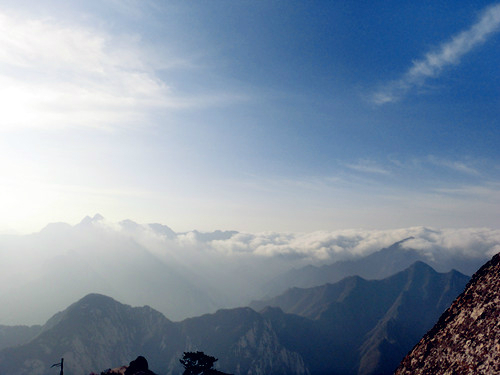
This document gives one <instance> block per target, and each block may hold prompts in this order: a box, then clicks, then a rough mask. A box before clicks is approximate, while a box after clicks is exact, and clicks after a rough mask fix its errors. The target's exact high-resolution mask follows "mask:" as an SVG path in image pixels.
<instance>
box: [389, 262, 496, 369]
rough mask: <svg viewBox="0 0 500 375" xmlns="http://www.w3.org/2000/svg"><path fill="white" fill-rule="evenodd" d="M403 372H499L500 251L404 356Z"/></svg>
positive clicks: (401, 366)
mask: <svg viewBox="0 0 500 375" xmlns="http://www.w3.org/2000/svg"><path fill="white" fill-rule="evenodd" d="M403 374H412V375H415V374H435V375H439V374H500V254H497V255H495V256H494V257H493V258H492V259H491V260H490V261H489V262H488V263H486V264H485V265H484V266H483V267H481V268H480V269H479V271H477V272H476V273H475V274H474V276H473V277H472V279H471V281H470V282H469V284H468V285H467V287H466V289H465V291H464V292H463V293H462V294H461V295H460V296H459V297H458V298H457V299H456V300H455V301H454V302H453V304H452V305H451V307H450V308H449V309H448V310H446V312H445V313H443V315H442V316H441V318H440V319H439V321H438V323H437V324H436V325H435V326H434V327H433V328H432V329H431V330H430V331H429V332H428V333H427V334H426V335H425V336H424V337H423V338H422V340H421V341H420V342H419V343H418V344H417V345H416V346H415V347H414V348H413V350H412V351H411V352H410V353H409V354H408V355H407V356H406V357H405V358H404V360H403V361H402V362H401V364H400V366H399V368H398V369H397V370H396V375H403Z"/></svg>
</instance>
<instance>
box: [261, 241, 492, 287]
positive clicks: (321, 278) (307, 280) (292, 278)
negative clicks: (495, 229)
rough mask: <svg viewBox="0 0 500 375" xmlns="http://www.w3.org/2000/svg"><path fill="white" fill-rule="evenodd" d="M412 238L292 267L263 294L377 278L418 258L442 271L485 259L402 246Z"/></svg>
mask: <svg viewBox="0 0 500 375" xmlns="http://www.w3.org/2000/svg"><path fill="white" fill-rule="evenodd" d="M412 239H413V237H409V238H406V239H404V240H402V241H398V242H396V243H394V244H393V245H391V246H389V247H387V248H384V249H381V250H379V251H376V252H374V253H372V254H369V255H367V256H364V257H361V258H358V259H353V260H345V261H338V262H335V263H333V264H330V265H323V266H319V267H317V266H312V265H309V266H305V267H302V268H298V269H292V270H290V271H288V272H286V273H284V274H282V275H279V276H277V277H275V278H274V279H273V280H272V281H271V282H269V283H268V284H267V285H266V286H265V288H264V290H263V295H266V294H267V296H275V295H277V294H280V293H283V292H284V291H286V290H287V289H288V288H291V287H300V288H310V287H315V286H320V285H324V284H327V283H336V282H337V281H340V280H342V279H343V278H345V277H348V276H360V277H363V278H365V279H368V280H380V279H383V278H386V277H389V276H391V275H393V274H395V273H397V272H400V271H403V270H404V269H406V268H408V267H409V266H410V265H412V264H413V263H415V262H417V261H421V262H424V263H426V264H429V265H431V266H432V267H433V268H434V269H436V270H438V271H441V272H446V271H448V270H451V269H453V268H454V269H458V270H460V271H461V272H462V273H465V274H468V275H472V273H473V272H474V271H475V270H477V269H478V268H479V267H480V266H481V264H482V263H483V262H484V261H483V260H481V259H478V260H477V261H476V262H472V261H471V259H462V258H461V257H460V256H459V255H453V257H451V258H450V256H449V255H444V254H443V255H433V257H432V258H431V257H429V255H427V254H426V253H425V252H423V251H420V250H415V249H411V248H406V247H403V244H404V243H405V242H407V241H409V240H412Z"/></svg>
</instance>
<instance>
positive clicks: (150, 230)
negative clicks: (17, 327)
mask: <svg viewBox="0 0 500 375" xmlns="http://www.w3.org/2000/svg"><path fill="white" fill-rule="evenodd" d="M166 224H168V223H166ZM408 238H411V239H409V240H407V241H405V242H404V243H403V244H402V247H401V250H400V251H402V252H405V251H406V250H409V249H413V250H417V251H418V252H419V253H420V254H421V255H422V257H421V259H422V260H424V261H426V262H427V263H428V264H431V265H432V266H433V267H435V269H436V270H437V271H439V272H448V271H450V270H451V269H457V270H459V271H460V272H462V273H465V274H468V275H471V274H472V273H473V272H475V270H476V269H477V267H478V266H479V265H480V264H482V263H484V262H485V261H486V260H488V259H489V258H491V256H492V255H493V254H495V253H498V252H499V251H500V230H498V229H488V228H455V229H453V228H448V229H436V228H431V227H411V228H400V229H393V230H361V229H357V230H356V229H351V230H336V231H313V232H302V233H292V232H273V231H267V232H255V233H252V232H237V231H215V232H199V231H196V230H193V231H187V232H176V231H173V230H172V229H171V228H169V227H168V226H167V225H165V223H157V224H153V225H152V224H142V223H136V222H134V221H132V220H129V219H127V220H123V221H120V222H113V221H111V220H108V219H106V218H104V217H102V216H100V215H94V216H93V217H90V216H87V217H85V218H83V219H82V220H81V221H80V222H79V223H77V224H74V225H70V224H67V223H53V224H49V225H47V226H46V227H45V228H43V229H42V230H41V231H39V232H36V233H32V234H27V235H0V249H1V251H0V264H1V268H0V271H1V272H0V275H1V276H0V284H1V285H2V290H1V292H0V307H1V308H0V324H42V323H44V322H45V321H46V320H47V319H48V318H49V317H51V316H52V315H53V314H54V313H56V312H57V311H61V310H63V309H65V308H66V307H67V306H68V305H69V304H71V303H73V302H75V301H76V300H78V299H80V298H82V297H83V296H84V295H86V294H88V293H101V294H104V295H108V296H110V297H113V298H115V299H117V300H119V301H121V302H123V303H126V304H130V305H136V306H142V305H150V306H151V307H153V308H155V309H157V310H159V311H161V312H163V313H164V314H165V315H166V316H167V317H168V318H169V319H173V320H181V319H183V318H186V317H192V316H199V315H201V314H204V313H209V312H214V311H215V310H217V309H219V308H232V307H237V306H244V305H246V304H248V303H249V302H250V301H251V300H253V299H259V298H262V297H264V296H266V295H268V296H269V295H270V293H271V294H272V293H274V292H275V290H276V289H274V287H273V285H274V284H273V282H274V280H276V279H279V278H280V277H281V276H282V275H284V274H285V273H286V272H288V271H290V270H292V269H299V268H301V267H305V266H309V265H315V266H322V265H329V264H333V263H335V262H337V261H343V260H355V259H360V258H362V257H365V256H367V255H370V254H372V253H374V252H377V251H378V250H381V249H382V248H386V247H389V246H391V245H393V244H394V243H395V242H399V241H402V240H404V239H408ZM387 263H388V264H387V265H385V266H387V267H385V266H384V267H385V268H388V269H391V267H392V266H391V265H390V264H389V263H391V262H390V261H388V262H387ZM228 280H230V281H231V282H228ZM292 285H293V283H292Z"/></svg>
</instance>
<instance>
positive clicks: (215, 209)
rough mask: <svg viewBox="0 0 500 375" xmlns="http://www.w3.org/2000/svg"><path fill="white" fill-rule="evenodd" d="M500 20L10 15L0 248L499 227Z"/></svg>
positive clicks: (165, 6) (75, 5)
mask: <svg viewBox="0 0 500 375" xmlns="http://www.w3.org/2000/svg"><path fill="white" fill-rule="evenodd" d="M499 30H500V4H499V3H494V2H489V1H475V2H469V1H455V2H439V3H426V4H425V5H422V6H419V5H417V4H415V3H413V2H408V1H405V2H398V1H389V2H387V1H384V2H365V3H358V2H356V3H355V2H331V1H264V2H260V1H259V2H254V1H236V2H233V1H209V2H208V1H188V2H186V1H165V2H163V1H162V2H155V1H132V0H127V1H111V0H108V1H75V2H65V1H57V0H54V1H29V0H22V1H4V2H3V4H2V7H1V9H0V103H1V111H0V150H1V151H0V152H1V158H0V174H1V176H2V178H1V180H0V207H2V210H1V212H2V214H1V216H0V233H31V232H37V231H39V230H40V229H42V228H43V227H44V226H45V225H46V224H47V223H51V222H67V223H70V224H76V223H78V222H79V221H80V220H81V219H82V218H83V217H85V216H86V215H94V214H95V213H97V212H99V213H100V214H102V215H103V216H104V217H106V218H107V219H109V220H112V221H115V222H118V221H121V220H124V219H127V218H128V219H132V220H135V221H137V222H141V223H153V222H159V223H163V224H166V225H168V226H170V227H171V228H173V229H174V230H175V231H177V232H182V231H190V230H193V229H198V230H202V231H212V230H216V229H226V230H238V231H250V232H262V231H292V232H310V231H316V230H339V229H347V228H365V229H388V228H402V227H412V226H433V227H438V228H449V227H460V228H464V227H489V228H498V219H499V216H498V213H499V212H500V166H499V164H498V160H499V148H498V144H499V141H500V132H499V124H498V121H499V120H498V119H499V118H500V105H499V103H500V101H499V99H500V96H499V93H500V92H499V87H500V85H499V74H498V73H499V72H498V66H500V53H499V52H498V51H499V50H500V49H499V46H500V33H499V32H498V31H499Z"/></svg>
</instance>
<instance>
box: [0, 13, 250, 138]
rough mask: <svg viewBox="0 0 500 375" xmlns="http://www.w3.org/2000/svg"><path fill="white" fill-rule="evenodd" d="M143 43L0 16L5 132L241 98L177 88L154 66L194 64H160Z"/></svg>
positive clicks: (95, 123)
mask: <svg viewBox="0 0 500 375" xmlns="http://www.w3.org/2000/svg"><path fill="white" fill-rule="evenodd" d="M143 44H144V43H143V41H142V40H141V38H140V36H137V35H132V36H131V35H112V34H111V33H108V32H106V31H104V30H101V29H97V28H91V27H89V26H83V25H77V24H67V23H65V22H64V21H61V20H59V19H32V18H26V17H23V16H21V15H19V14H16V15H13V14H6V13H0V102H1V103H2V113H0V130H13V129H19V128H42V129H45V128H66V127H74V126H78V127H82V126H83V127H94V128H101V129H102V128H104V129H112V128H115V127H126V126H137V125H139V124H144V123H148V122H149V120H151V116H152V112H153V113H154V111H155V110H175V109H186V108H193V107H194V108H198V107H204V106H213V105H220V104H222V103H227V102H228V101H231V100H240V99H241V97H239V96H237V95H231V94H227V93H210V94H207V93H204V94H200V95H198V94H193V95H190V96H183V95H180V94H179V93H177V92H174V90H173V89H172V88H171V87H170V86H169V85H168V84H167V83H165V82H164V80H163V79H160V78H159V76H158V74H157V71H156V69H157V68H158V69H162V70H165V69H169V68H171V67H172V66H177V65H183V66H184V65H185V66H186V67H187V68H189V69H193V64H191V63H190V62H189V61H186V60H185V59H183V58H179V57H175V56H171V57H168V58H165V59H167V60H169V61H165V60H162V61H160V62H159V61H158V60H159V59H158V57H157V56H154V53H153V52H151V50H148V49H147V48H146V47H145V46H143ZM165 56H167V54H165ZM177 67H178V66H177Z"/></svg>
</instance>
